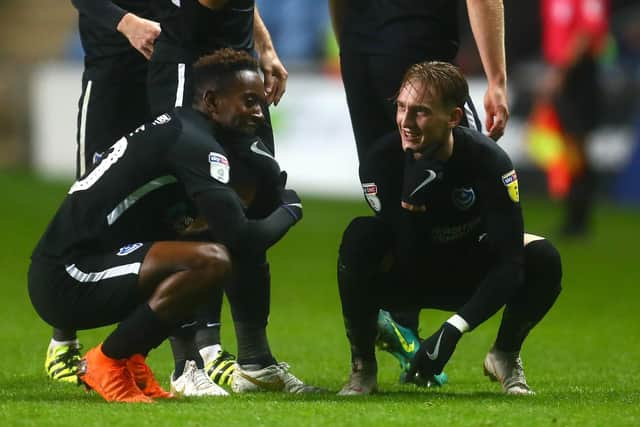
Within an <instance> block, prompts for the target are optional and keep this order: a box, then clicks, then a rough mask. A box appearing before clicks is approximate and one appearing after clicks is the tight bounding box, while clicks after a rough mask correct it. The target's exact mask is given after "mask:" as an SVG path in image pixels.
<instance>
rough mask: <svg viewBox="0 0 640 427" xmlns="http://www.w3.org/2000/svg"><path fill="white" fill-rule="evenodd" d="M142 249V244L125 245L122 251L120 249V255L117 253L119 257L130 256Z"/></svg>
mask: <svg viewBox="0 0 640 427" xmlns="http://www.w3.org/2000/svg"><path fill="white" fill-rule="evenodd" d="M141 247H142V243H129V244H128V245H125V246H123V247H121V248H120V249H118V253H116V255H118V256H125V255H129V254H130V253H131V252H133V251H135V250H137V249H140V248H141Z"/></svg>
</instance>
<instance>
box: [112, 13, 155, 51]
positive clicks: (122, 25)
mask: <svg viewBox="0 0 640 427" xmlns="http://www.w3.org/2000/svg"><path fill="white" fill-rule="evenodd" d="M117 30H118V31H119V32H121V33H122V34H123V35H124V36H125V37H126V38H127V39H128V40H129V43H131V46H133V47H134V48H135V49H136V50H137V51H138V52H140V53H141V54H142V55H144V57H145V58H147V59H150V58H151V55H152V54H153V44H154V43H155V41H156V38H157V37H158V36H159V35H160V24H158V23H157V22H155V21H150V20H148V19H144V18H140V17H139V16H136V15H134V14H133V13H127V14H126V15H124V16H123V17H122V19H121V20H120V22H119V23H118V27H117Z"/></svg>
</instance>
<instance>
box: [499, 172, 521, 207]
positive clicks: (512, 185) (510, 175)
mask: <svg viewBox="0 0 640 427" xmlns="http://www.w3.org/2000/svg"><path fill="white" fill-rule="evenodd" d="M502 183H503V184H504V186H505V187H507V193H509V198H510V199H511V200H513V201H514V202H515V203H518V202H520V192H519V191H518V175H516V171H515V170H513V169H511V171H509V172H507V173H505V174H504V175H502Z"/></svg>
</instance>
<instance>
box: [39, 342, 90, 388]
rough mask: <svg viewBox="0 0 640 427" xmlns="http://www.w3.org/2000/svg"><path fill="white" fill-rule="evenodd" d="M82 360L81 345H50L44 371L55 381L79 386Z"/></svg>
mask: <svg viewBox="0 0 640 427" xmlns="http://www.w3.org/2000/svg"><path fill="white" fill-rule="evenodd" d="M81 359H82V356H81V355H80V345H78V344H66V345H57V346H52V345H49V348H48V349H47V357H46V358H45V361H44V370H45V371H46V373H47V376H48V377H49V378H51V379H52V380H54V381H63V382H68V383H72V384H79V380H78V365H79V363H80V360H81Z"/></svg>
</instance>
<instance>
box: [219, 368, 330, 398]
mask: <svg viewBox="0 0 640 427" xmlns="http://www.w3.org/2000/svg"><path fill="white" fill-rule="evenodd" d="M231 390H233V391H234V392H235V393H250V392H256V391H281V392H285V393H317V392H322V391H324V390H323V389H321V388H319V387H314V386H311V385H307V384H305V383H303V382H302V381H301V380H300V379H298V378H297V377H296V376H295V375H293V374H292V373H291V372H289V365H288V364H287V363H285V362H280V363H277V364H274V365H269V366H267V367H266V368H262V369H257V370H253V371H252V370H248V369H243V368H242V367H241V366H240V365H237V366H236V369H235V370H234V371H233V374H231Z"/></svg>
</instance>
